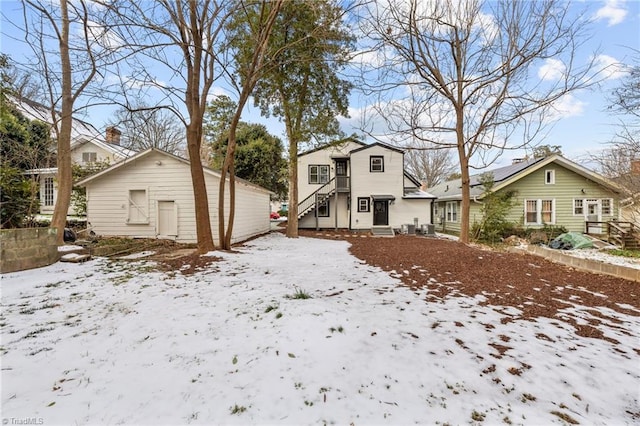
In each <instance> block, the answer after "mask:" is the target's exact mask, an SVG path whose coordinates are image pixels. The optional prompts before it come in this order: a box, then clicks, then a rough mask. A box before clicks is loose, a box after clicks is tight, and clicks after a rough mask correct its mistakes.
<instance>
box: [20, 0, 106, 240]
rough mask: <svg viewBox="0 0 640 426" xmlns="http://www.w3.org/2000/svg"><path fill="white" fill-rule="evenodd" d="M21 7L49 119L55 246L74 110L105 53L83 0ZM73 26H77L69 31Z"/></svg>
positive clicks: (29, 2) (67, 190)
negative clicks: (55, 169)
mask: <svg viewBox="0 0 640 426" xmlns="http://www.w3.org/2000/svg"><path fill="white" fill-rule="evenodd" d="M23 10H24V23H25V27H24V31H25V32H24V34H25V41H26V42H27V43H28V44H29V45H30V46H31V47H32V49H33V51H34V60H35V63H34V64H33V65H32V67H33V69H34V71H35V72H37V73H39V75H40V76H41V78H42V81H43V82H44V83H45V85H46V96H47V98H48V104H49V106H50V108H51V118H52V123H54V125H53V130H54V136H55V139H56V141H57V166H58V175H57V183H58V193H57V198H56V202H55V207H54V212H53V218H52V220H51V226H52V227H54V228H56V229H57V230H58V236H57V240H58V244H63V237H64V227H65V225H66V222H67V211H68V209H69V205H70V200H71V190H72V170H71V133H72V123H73V113H74V112H76V110H77V108H76V102H77V101H78V99H79V98H80V97H81V96H83V95H84V94H85V93H84V92H85V90H86V89H87V87H88V86H89V85H90V84H91V83H92V81H93V80H94V78H95V77H96V76H97V75H98V74H99V67H100V66H101V64H104V63H105V60H106V58H107V57H109V55H110V52H109V51H108V50H107V49H104V48H103V46H101V44H100V40H99V37H97V35H96V33H95V27H93V25H92V22H93V21H92V17H91V12H92V9H91V8H90V6H89V4H88V2H87V1H85V0H78V1H73V2H71V1H69V0H60V1H59V3H58V4H55V3H54V2H51V1H48V0H23ZM72 24H73V25H72ZM72 28H74V29H77V31H74V32H73V34H72V33H71V29H72ZM85 106H86V105H84V106H83V107H85Z"/></svg>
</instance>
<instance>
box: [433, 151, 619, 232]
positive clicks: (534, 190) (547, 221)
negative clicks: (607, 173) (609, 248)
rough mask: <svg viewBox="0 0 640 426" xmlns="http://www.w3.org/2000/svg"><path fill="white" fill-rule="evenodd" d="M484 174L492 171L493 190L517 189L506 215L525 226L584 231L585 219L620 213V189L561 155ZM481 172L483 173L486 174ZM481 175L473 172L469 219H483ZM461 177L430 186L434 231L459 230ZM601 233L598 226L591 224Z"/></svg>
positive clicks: (607, 218) (602, 218)
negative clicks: (509, 210) (552, 226)
mask: <svg viewBox="0 0 640 426" xmlns="http://www.w3.org/2000/svg"><path fill="white" fill-rule="evenodd" d="M484 173H491V174H492V175H493V181H494V186H493V191H494V192H500V191H514V192H515V193H516V196H515V203H516V205H515V207H513V209H512V210H511V212H510V213H509V214H508V217H507V220H509V221H511V222H514V223H517V224H521V225H522V226H523V227H525V228H542V227H543V226H544V225H554V226H564V227H565V228H567V230H569V231H573V232H586V231H587V229H586V222H587V221H589V222H608V221H610V220H612V219H617V218H618V208H619V207H618V200H619V198H620V196H621V194H622V189H621V188H620V187H619V186H618V185H616V184H615V183H613V182H611V181H609V180H608V179H606V178H604V177H603V176H601V175H599V174H598V173H595V172H593V171H590V170H588V169H586V168H584V167H582V166H580V165H578V164H576V163H574V162H572V161H569V160H567V159H566V158H564V157H561V156H559V155H552V156H549V157H544V158H536V159H531V160H524V161H520V162H516V163H514V164H512V165H510V166H506V167H501V168H498V169H494V170H491V171H488V172H484ZM484 173H483V174H484ZM481 176H482V174H478V175H474V176H472V177H471V188H470V195H471V206H470V212H469V223H470V224H471V225H473V224H474V223H475V222H480V221H481V220H482V211H481V208H482V200H483V198H484V196H485V193H484V187H483V186H482V184H481V181H480V177H481ZM461 187H462V186H461V181H460V179H457V180H452V181H448V182H444V183H442V184H440V185H437V186H434V187H432V188H429V189H428V190H427V191H428V192H429V193H431V194H433V195H435V196H436V197H437V200H436V201H437V202H436V203H434V215H433V217H434V223H435V225H436V230H439V231H443V232H460V203H461V200H462V189H461ZM589 232H590V233H600V232H602V230H601V229H600V227H599V226H598V225H593V226H592V227H591V228H590V229H589Z"/></svg>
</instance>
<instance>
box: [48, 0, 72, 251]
mask: <svg viewBox="0 0 640 426" xmlns="http://www.w3.org/2000/svg"><path fill="white" fill-rule="evenodd" d="M60 15H61V18H62V28H61V33H60V38H59V44H60V62H61V68H62V69H61V70H62V88H61V90H62V107H61V115H60V124H59V126H56V127H58V129H59V131H58V132H57V135H56V136H57V138H58V141H57V144H58V176H57V178H58V195H57V197H56V205H55V207H54V210H53V218H52V219H51V227H52V228H55V229H57V231H58V235H57V242H58V245H62V244H64V228H65V226H66V224H67V211H68V210H69V204H70V202H71V189H72V185H73V177H72V174H71V127H72V125H73V96H72V95H71V85H72V84H73V82H72V81H71V71H72V70H71V60H70V58H69V10H68V5H67V0H61V1H60ZM53 115H54V117H53V118H54V122H55V119H56V117H55V112H54V113H53Z"/></svg>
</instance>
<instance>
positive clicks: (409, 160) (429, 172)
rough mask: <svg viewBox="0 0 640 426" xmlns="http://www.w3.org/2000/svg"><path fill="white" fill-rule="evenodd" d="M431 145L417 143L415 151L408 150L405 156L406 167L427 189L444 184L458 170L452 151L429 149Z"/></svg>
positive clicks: (421, 142)
mask: <svg viewBox="0 0 640 426" xmlns="http://www.w3.org/2000/svg"><path fill="white" fill-rule="evenodd" d="M429 145H430V144H429V143H427V142H424V141H416V143H415V144H414V146H415V149H411V148H410V149H408V150H407V152H406V154H405V155H404V163H405V167H406V168H407V170H408V171H409V172H410V173H411V174H413V175H414V176H415V177H416V178H418V179H419V180H420V181H421V182H422V183H423V184H424V186H425V187H426V188H431V187H432V186H435V185H437V184H439V183H441V182H444V181H445V180H446V179H447V178H448V177H449V176H451V175H452V174H453V173H454V172H455V171H456V170H457V166H456V164H455V163H454V162H453V158H452V153H451V151H450V150H445V149H429Z"/></svg>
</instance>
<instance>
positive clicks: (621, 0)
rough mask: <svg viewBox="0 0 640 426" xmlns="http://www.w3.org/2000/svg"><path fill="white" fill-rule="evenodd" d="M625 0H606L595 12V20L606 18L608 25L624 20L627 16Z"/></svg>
mask: <svg viewBox="0 0 640 426" xmlns="http://www.w3.org/2000/svg"><path fill="white" fill-rule="evenodd" d="M625 3H626V0H606V1H605V2H604V6H602V7H601V8H600V9H598V11H597V12H596V14H595V19H596V21H600V20H602V19H606V20H607V21H608V23H607V25H608V26H610V27H611V26H613V25H617V24H619V23H621V22H622V21H624V18H625V17H626V16H627V12H628V11H627V9H626V7H625Z"/></svg>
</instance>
